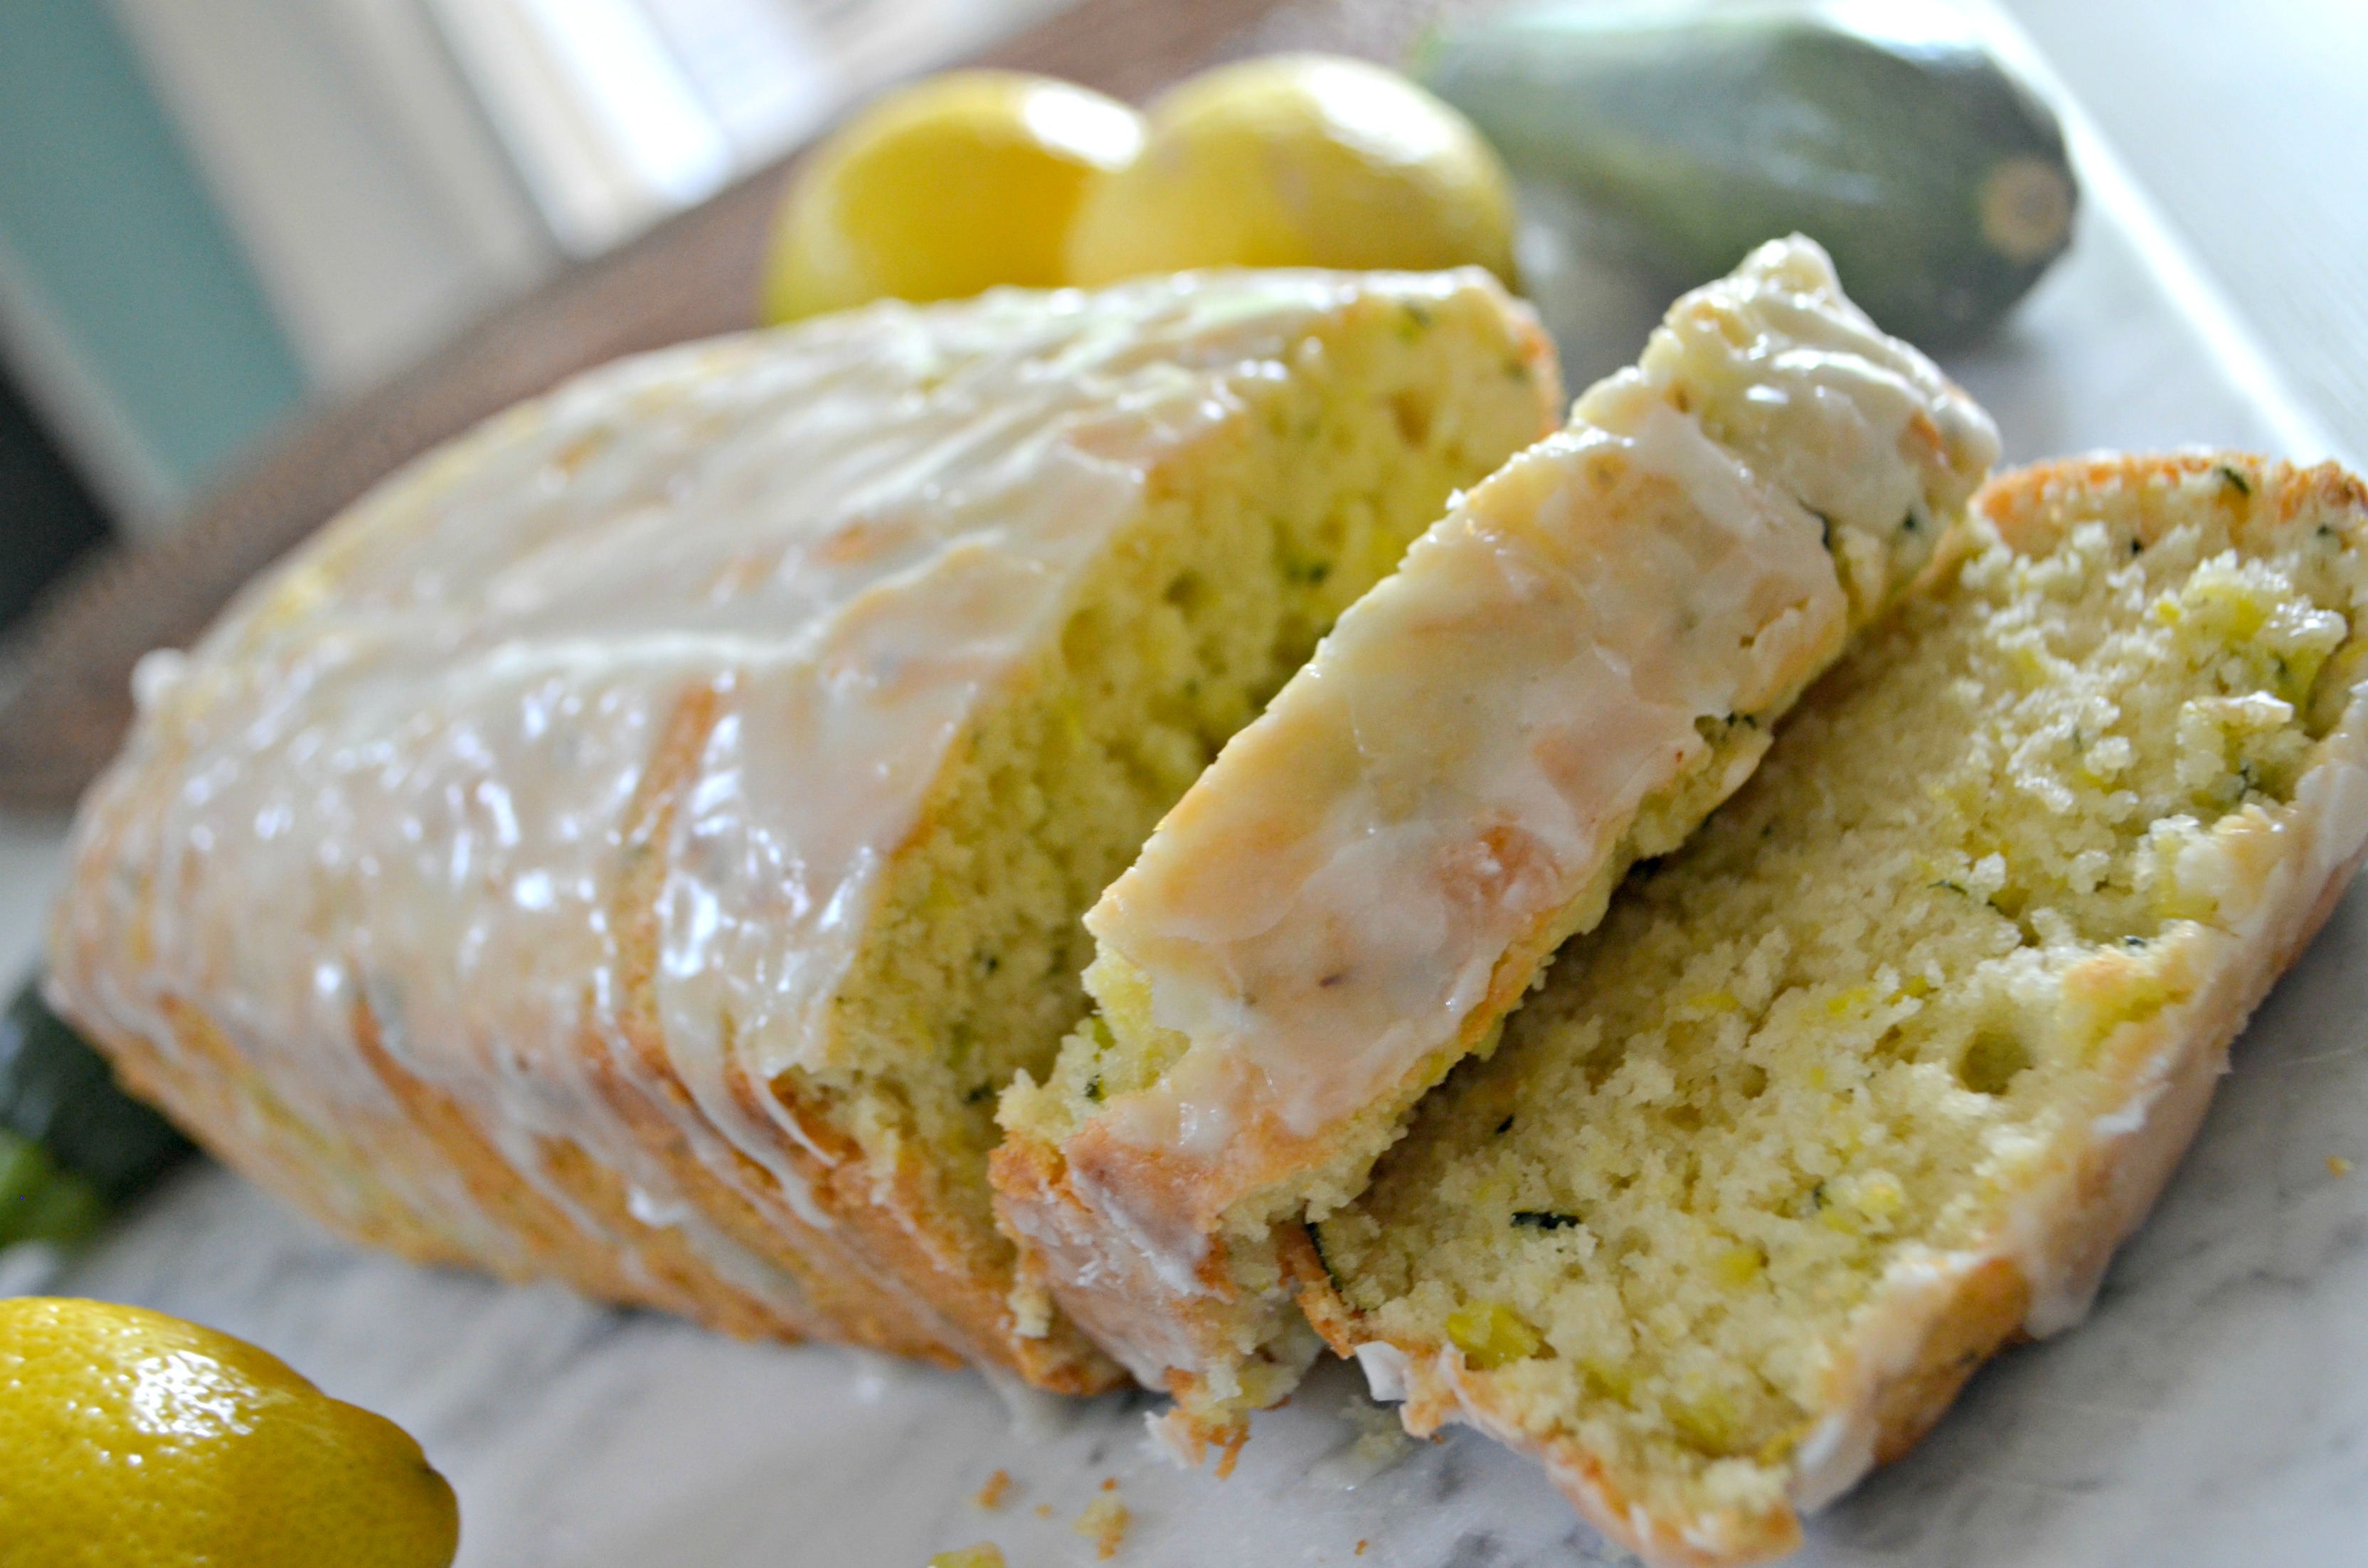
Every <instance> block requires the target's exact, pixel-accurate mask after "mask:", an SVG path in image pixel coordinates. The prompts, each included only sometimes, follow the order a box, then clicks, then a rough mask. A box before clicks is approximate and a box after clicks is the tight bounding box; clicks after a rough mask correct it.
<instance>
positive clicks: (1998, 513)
mask: <svg viewBox="0 0 2368 1568" xmlns="http://www.w3.org/2000/svg"><path fill="white" fill-rule="evenodd" d="M1977 511H1978V513H1979V514H1980V519H1979V520H1977V521H1976V522H1975V524H1973V525H1971V526H1970V527H1969V528H1967V529H1966V531H1965V534H1964V539H1963V541H1962V543H1961V544H1960V545H1959V546H1958V547H1956V548H1955V549H1953V550H1952V552H1951V553H1952V556H1954V557H1956V559H1955V560H1954V562H1953V563H1952V566H1951V567H1950V568H1948V569H1945V570H1944V571H1943V572H1941V573H1940V574H1936V575H1937V577H1938V581H1937V582H1936V583H1935V584H1934V585H1932V586H1931V588H1930V592H1929V593H1919V594H1918V595H1916V596H1914V597H1911V599H1910V600H1909V601H1908V602H1907V604H1906V605H1905V606H1904V607H1903V608H1902V609H1901V610H1900V612H1899V614H1898V615H1897V616H1896V619H1893V620H1892V621H1890V622H1888V623H1886V624H1885V625H1884V626H1883V627H1882V628H1880V629H1878V630H1877V631H1875V632H1874V633H1873V634H1872V635H1870V636H1869V637H1868V639H1867V640H1866V641H1865V642H1864V644H1863V645H1862V646H1861V648H1859V649H1858V650H1856V651H1855V652H1853V653H1851V654H1850V656H1849V657H1848V658H1846V659H1845V660H1844V661H1843V662H1842V663H1841V664H1840V665H1839V666H1837V668H1836V669H1835V671H1834V673H1833V674H1832V675H1831V676H1827V679H1826V681H1825V682H1824V683H1823V684H1822V685H1821V686H1820V687H1818V688H1817V689H1816V690H1815V691H1813V692H1811V693H1810V694H1809V696H1808V697H1807V698H1806V699H1804V700H1803V702H1802V703H1801V705H1800V708H1799V709H1798V710H1796V711H1795V712H1794V714H1793V718H1792V719H1791V720H1790V721H1789V722H1788V723H1787V726H1786V728H1785V730H1784V732H1783V733H1782V735H1780V736H1779V737H1778V739H1777V742H1776V744H1775V746H1774V748H1773V749H1772V750H1771V751H1770V755H1769V757H1768V760H1767V762H1766V763H1765V764H1764V766H1762V767H1761V768H1760V769H1759V773H1758V774H1757V776H1755V777H1754V778H1753V779H1752V781H1751V782H1750V784H1749V785H1748V786H1747V787H1746V788H1745V789H1744V790H1743V791H1742V792H1740V793H1739V794H1738V795H1737V796H1736V798H1735V800H1734V801H1730V802H1729V803H1728V804H1727V805H1726V806H1725V808H1724V809H1723V810H1722V811H1720V812H1719V813H1718V815H1717V816H1716V817H1714V818H1713V820H1712V822H1711V824H1709V825H1708V826H1707V827H1706V828H1705V829H1704V830H1703V831H1702V833H1701V834H1700V835H1697V837H1696V838H1695V839H1694V841H1693V842H1692V843H1691V844H1690V845H1689V846H1687V847H1686V849H1685V850H1684V851H1683V852H1681V853H1680V854H1679V855H1676V856H1673V857H1671V858H1669V859H1668V861H1667V862H1666V863H1665V864H1663V865H1661V866H1659V867H1657V868H1655V869H1653V870H1652V872H1651V874H1649V875H1647V874H1645V872H1644V871H1643V870H1641V869H1640V871H1639V872H1638V874H1636V875H1635V876H1634V877H1632V879H1631V880H1630V881H1629V883H1628V885H1627V886H1626V887H1625V888H1624V889H1623V890H1622V893H1621V896H1620V898H1619V900H1618V901H1617V902H1616V903H1615V904H1614V906H1613V909H1612V913H1611V917H1610V918H1609V919H1608V920H1606V921H1605V922H1604V924H1603V926H1602V927H1601V928H1600V929H1599V930H1597V931H1596V932H1594V933H1592V934H1591V935H1589V936H1588V937H1582V938H1580V939H1579V940H1577V941H1575V942H1573V943H1572V944H1571V945H1570V946H1569V947H1568V948H1567V949H1565V950H1564V952H1563V953H1562V955H1561V956H1560V957H1559V958H1558V959H1557V960H1555V965H1554V971H1553V972H1552V974H1551V976H1550V977H1549V979H1548V981H1547V983H1546V985H1545V987H1544V989H1543V991H1542V992H1541V993H1540V994H1538V995H1536V996H1535V997H1533V998H1532V999H1531V1002H1530V1003H1529V1005H1528V1006H1525V1007H1524V1008H1523V1009H1522V1010H1521V1011H1520V1013H1519V1014H1517V1015H1516V1016H1515V1017H1514V1018H1513V1020H1512V1022H1511V1024H1510V1025H1509V1026H1508V1028H1507V1030H1506V1034H1505V1040H1504V1043H1503V1045H1502V1048H1501V1049H1500V1050H1498V1051H1497V1053H1496V1055H1495V1056H1494V1057H1493V1058H1491V1059H1490V1060H1488V1061H1487V1062H1472V1063H1469V1064H1467V1066H1466V1068H1465V1069H1464V1070H1463V1072H1461V1073H1459V1074H1456V1075H1455V1076H1454V1077H1453V1078H1452V1079H1451V1080H1450V1081H1449V1082H1448V1084H1447V1085H1444V1086H1443V1087H1442V1088H1440V1090H1439V1091H1438V1092H1437V1093H1435V1094H1433V1095H1432V1096H1430V1097H1429V1100H1427V1101H1426V1102H1425V1104H1424V1106H1423V1108H1422V1110H1421V1113H1420V1115H1419V1116H1418V1117H1417V1119H1416V1122H1415V1126H1414V1128H1413V1130H1412V1131H1410V1132H1409V1134H1408V1135H1407V1137H1406V1140H1405V1142H1401V1143H1400V1144H1399V1145H1398V1146H1397V1147H1396V1148H1395V1149H1393V1150H1392V1151H1391V1152H1390V1153H1389V1154H1388V1156H1387V1157H1386V1158H1385V1159H1384V1160H1383V1162H1382V1163H1381V1165H1380V1166H1379V1167H1378V1168H1377V1169H1376V1171H1375V1173H1374V1176H1373V1181H1372V1187H1371V1188H1370V1189H1369V1190H1368V1191H1367V1192H1366V1193H1365V1194H1364V1195H1363V1196H1362V1197H1360V1199H1358V1200H1357V1201H1356V1202H1355V1203H1354V1204H1353V1205H1351V1206H1350V1207H1349V1208H1348V1209H1347V1210H1343V1211H1341V1212H1339V1213H1337V1214H1335V1215H1334V1216H1333V1217H1332V1218H1331V1219H1330V1220H1328V1221H1326V1222H1325V1223H1323V1224H1322V1225H1320V1226H1318V1227H1317V1228H1316V1235H1317V1237H1318V1239H1319V1240H1320V1244H1321V1253H1320V1257H1321V1267H1322V1269H1323V1271H1324V1272H1323V1277H1322V1279H1321V1282H1320V1283H1319V1284H1318V1285H1317V1286H1316V1287H1315V1288H1314V1289H1312V1290H1311V1291H1310V1293H1309V1295H1308V1296H1307V1298H1306V1302H1307V1305H1308V1307H1309V1309H1310V1311H1311V1312H1313V1313H1314V1314H1315V1317H1316V1318H1317V1319H1318V1321H1319V1322H1320V1323H1321V1324H1323V1327H1324V1330H1325V1333H1326V1335H1327V1337H1329V1338H1330V1339H1331V1340H1332V1342H1333V1344H1334V1345H1335V1346H1337V1347H1338V1348H1339V1349H1340V1350H1341V1351H1343V1352H1344V1353H1349V1352H1353V1353H1355V1354H1356V1355H1357V1356H1358V1357H1359V1358H1360V1360H1362V1361H1363V1362H1364V1363H1365V1367H1366V1371H1367V1373H1368V1375H1369V1376H1370V1377H1371V1378H1372V1381H1373V1382H1374V1384H1375V1388H1376V1390H1377V1392H1382V1393H1384V1394H1385V1395H1387V1396H1389V1397H1393V1398H1403V1399H1405V1400H1406V1409H1405V1412H1404V1415H1405V1419H1406V1424H1407V1426H1409V1427H1411V1428H1413V1429H1414V1430H1416V1431H1417V1432H1422V1431H1429V1430H1430V1429H1431V1428H1433V1427H1435V1426H1438V1425H1439V1424H1440V1422H1442V1421H1447V1420H1457V1419H1461V1420H1465V1421H1469V1422H1471V1423H1473V1424H1474V1425H1477V1426H1481V1427H1483V1428H1485V1429H1486V1430H1488V1431H1490V1432H1492V1433H1494V1434H1496V1435H1497V1436H1498V1437H1503V1438H1504V1439H1505V1440H1507V1441H1508V1442H1511V1443H1513V1444H1515V1445H1517V1446H1519V1447H1520V1448H1524V1449H1529V1450H1530V1451H1531V1452H1533V1453H1536V1454H1538V1455H1539V1456H1540V1457H1541V1458H1543V1460H1545V1462H1546V1464H1547V1466H1548V1469H1549V1470H1550V1471H1551V1472H1552V1474H1553V1475H1554V1480H1555V1481H1556V1482H1557V1483H1558V1484H1559V1485H1560V1486H1561V1487H1562V1489H1563V1490H1564V1491H1565V1493H1567V1494H1569V1496H1570V1497H1571V1499H1572V1500H1573V1502H1574V1503H1576V1504H1577V1506H1578V1507H1579V1508H1580V1509H1581V1510H1582V1511H1583V1512H1585V1513H1586V1514H1587V1515H1588V1517H1590V1518H1592V1519H1593V1520H1594V1521H1595V1522H1596V1523H1597V1524H1598V1525H1599V1526H1600V1527H1601V1528H1603V1529H1605V1530H1606V1531H1607V1532H1609V1533H1611V1535H1613V1536H1615V1537H1617V1538H1618V1539H1620V1540H1622V1541H1624V1542H1625V1543H1626V1544H1628V1545H1629V1546H1630V1547H1632V1548H1634V1549H1635V1550H1636V1551H1640V1552H1642V1553H1643V1554H1644V1556H1645V1558H1646V1559H1647V1560H1648V1561H1649V1562H1655V1563H1658V1564H1680V1563H1682V1564H1731V1563H1739V1562H1758V1561H1761V1560H1764V1559H1766V1558H1768V1557H1770V1556H1773V1555H1775V1554H1778V1553H1780V1552H1782V1551H1785V1550H1787V1549H1788V1548H1790V1547H1792V1546H1793V1545H1795V1544H1797V1543H1798V1541H1799V1540H1800V1528H1799V1524H1798V1515H1799V1514H1801V1513H1803V1512H1805V1511H1807V1510H1809V1509H1812V1508H1815V1507H1816V1506H1820V1505H1821V1504H1823V1503H1824V1502H1826V1501H1827V1500H1828V1499H1829V1498H1831V1497H1833V1496H1834V1495H1835V1494H1838V1493H1839V1491H1841V1490H1842V1489H1844V1488H1845V1487H1847V1486H1849V1485H1850V1484H1851V1483H1853V1482H1855V1481H1856V1480H1857V1479H1858V1477H1859V1476H1860V1475H1861V1474H1862V1473H1863V1472H1864V1471H1866V1469H1867V1468H1868V1467H1869V1466H1870V1465H1871V1464H1873V1463H1874V1462H1876V1461H1877V1460H1884V1459H1888V1458H1890V1457H1892V1456H1893V1455H1896V1454H1897V1453H1898V1452H1900V1451H1901V1450H1902V1449H1905V1448H1907V1446H1908V1445H1909V1444H1910V1443H1912V1442H1914V1441H1915V1440H1916V1438H1917V1437H1918V1436H1920V1435H1921V1434H1922V1432H1923V1431H1924V1430H1925V1428H1926V1427H1928V1426H1930V1424H1931V1423H1932V1422H1933V1421H1934V1420H1935V1419H1937V1418H1938V1416H1939V1415H1940V1414H1941V1410H1942V1409H1943V1408H1945V1407H1946V1405H1947V1404H1948V1403H1949V1401H1950V1400H1951V1399H1952V1397H1953V1396H1954V1395H1955V1393H1956V1391H1957V1389H1958V1387H1959V1386H1960V1385H1961V1384H1962V1383H1963V1382H1964V1379H1965V1377H1966V1375H1967V1374H1968V1373H1970V1372H1971V1371H1972V1370H1973V1369H1974V1368H1975V1366H1976V1365H1977V1364H1979V1362H1980V1361H1981V1360H1982V1358H1984V1357H1986V1356H1987V1355H1988V1354H1989V1353H1990V1352H1991V1351H1993V1350H1994V1349H1996V1348H1997V1347H1998V1345H1999V1344H2000V1343H2001V1342H2003V1341H2004V1340H2006V1339H2007V1338H2009V1337H2010V1336H2013V1335H2021V1334H2029V1335H2045V1334H2050V1333H2053V1332H2055V1331H2056V1330H2058V1329H2062V1328H2064V1327H2066V1326H2068V1325H2069V1324H2072V1323H2073V1322H2075V1321H2076V1320H2077V1319H2078V1317H2079V1316H2080V1315H2081V1314H2082V1313H2083V1312H2085V1310H2086V1309H2087V1306H2088V1303H2089V1298H2090V1296H2091V1294H2092V1293H2093V1291H2094V1290H2095V1289H2096V1286H2097V1282H2098V1280H2099V1278H2100V1275H2101V1273H2102V1271H2103V1269H2104V1266H2105V1263H2106V1261H2107V1259H2108V1258H2109V1257H2110V1256H2111V1254H2112V1249H2113V1247H2114V1245H2115V1244H2117V1243H2119V1242H2120V1240H2121V1239H2122V1238H2123V1236H2125V1235H2127V1234H2128V1233H2129V1232H2130V1230H2131V1229H2132V1228H2133V1227H2134V1226H2135V1224H2136V1223H2137V1221H2138V1219H2139V1218H2140V1216H2142V1215H2143V1214H2144V1212H2145V1211H2146V1208H2147V1206H2148V1205H2149V1204H2150V1203H2151V1202H2152V1201H2153V1199H2154V1196H2155V1193H2156V1192H2157V1190H2158V1189H2159V1188H2160V1187H2161V1185H2162V1183H2163V1181H2164V1179H2165V1177H2166V1176H2168V1175H2169V1170H2170V1168H2171V1165H2173V1163H2174V1162H2175V1161H2176V1160H2177V1159H2178V1157H2179V1155H2180V1151H2181V1150H2182V1149H2184V1148H2185V1146H2186V1144H2187V1142H2188V1141H2189V1139H2190V1138H2191V1137H2192V1136H2193V1134H2194V1131H2195V1129H2196V1126H2197V1124H2198V1122H2199V1120H2200V1119H2201V1118H2202V1116H2203V1108H2204V1106H2205V1103H2206V1101H2207V1100H2208V1099H2209V1097H2210V1096H2211V1093H2212V1085H2213V1084H2214V1081H2215V1079H2216V1078H2217V1077H2218V1075H2219V1074H2220V1072H2221V1071H2222V1069H2223V1068H2224V1066H2225V1065H2226V1059H2227V1058H2226V1052H2227V1048H2228V1043H2229V1040H2230V1039H2231V1037H2232V1036H2233V1035H2234V1034H2235V1033H2236V1031H2237V1028H2239V1026H2240V1025H2241V1024H2242V1023H2243V1021H2244V1018H2245V1017H2246V1015H2247V1014H2248V1012H2250V1011H2251V1009H2252V1008H2253V1006H2255V1005H2256V1004H2258V1003H2259V1002H2260V999H2261V997H2262V995H2263V994H2264V993H2265V992H2267V990H2268V989H2269V987H2270V985H2271V983H2272V982H2273V981H2274V980H2275V979H2276V977H2277V975H2278V973H2279V971H2281V970H2282V969H2283V967H2284V966H2285V964H2286V963H2287V962H2288V961H2290V960H2292V959H2293V957H2294V955H2295V954H2296V953H2297V952H2298V951H2299V950H2300V949H2301V947H2302V945H2303V944H2304V943H2305V941H2307V940H2308V939H2309V937H2310V935H2311V933H2312V932H2313V931H2314V930H2315V929H2316V928H2317V925H2318V923H2319V921H2320V920H2321V919H2322V918H2323V917H2324V916H2325V915H2326V913H2327V911H2328V908H2329V906H2330V905H2331V904H2332V903H2333V901H2334V899H2335V897H2336V896H2337V894H2338V893H2340V892H2341V890H2342V888H2343V885H2344V883H2345V881H2346V880H2347V879H2348V878H2349V877H2350V876H2351V871H2352V869H2353V867H2354V866H2355V865H2356V864H2357V862H2358V859H2359V857H2360V854H2361V847H2362V842H2363V839H2368V700H2363V695H2362V694H2363V692H2368V687H2362V685H2361V682H2362V674H2363V670H2368V639H2363V637H2362V629H2363V627H2368V619H2363V613H2362V612H2363V609H2368V493H2363V491H2362V487H2361V484H2360V483H2359V482H2358V481H2357V480H2355V479H2353V478H2351V476H2350V475H2348V474H2345V473H2343V472H2341V471H2340V470H2337V469H2334V468H2332V467H2329V468H2322V469H2317V470H2310V471H2297V470H2294V469H2290V468H2286V467H2284V466H2283V465H2273V464H2269V463H2264V462H2260V461H2259V460H2253V459H2247V458H2237V457H2223V458H2218V459H2214V458H2211V457H2192V458H2177V459H2169V460H2145V459H2130V460H2097V461H2085V460H2076V461H2071V462H2066V463H2061V464H2055V465H2050V466H2047V467H2044V468H2041V469H2037V470H2033V471H2029V472H2024V473H2022V474H2020V475H2016V476H2012V477H2010V478H2009V479H2007V480H2004V481H2001V482H2000V483H1998V484H1996V485H1994V486H1992V487H1991V489H1990V491H1989V492H1988V493H1987V495H1986V497H1985V499H1984V500H1983V501H1982V502H1981V503H1979V504H1978V506H1977Z"/></svg>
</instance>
